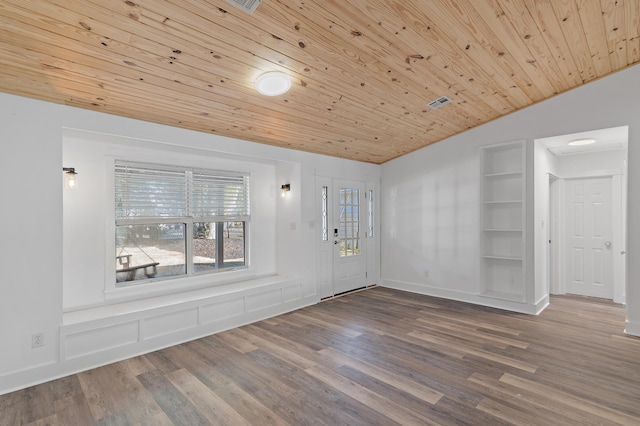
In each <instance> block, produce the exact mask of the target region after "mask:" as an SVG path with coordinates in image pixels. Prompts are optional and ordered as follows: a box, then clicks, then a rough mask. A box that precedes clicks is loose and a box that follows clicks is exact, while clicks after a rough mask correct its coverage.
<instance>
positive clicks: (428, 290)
mask: <svg viewBox="0 0 640 426" xmlns="http://www.w3.org/2000/svg"><path fill="white" fill-rule="evenodd" d="M381 287H388V288H393V289H396V290H403V291H408V292H411V293H418V294H424V295H425V296H433V297H439V298H442V299H451V300H457V301H459V302H466V303H471V304H474V305H480V306H487V307H489V308H497V309H502V310H505V311H511V312H517V313H521V314H527V315H538V314H539V313H540V312H542V311H543V310H544V308H546V306H547V305H548V304H549V298H548V297H547V298H546V299H544V298H543V299H542V300H541V301H540V302H538V303H537V304H531V303H520V302H513V301H508V300H500V299H496V298H492V297H484V296H482V295H479V294H474V293H468V292H462V291H458V290H450V289H446V288H440V287H431V286H425V285H420V284H415V283H410V282H404V281H395V280H382V284H381Z"/></svg>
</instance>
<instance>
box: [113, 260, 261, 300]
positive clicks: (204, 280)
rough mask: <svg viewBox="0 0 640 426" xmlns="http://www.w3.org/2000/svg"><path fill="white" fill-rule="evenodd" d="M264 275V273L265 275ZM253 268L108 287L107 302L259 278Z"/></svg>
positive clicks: (143, 297) (144, 297)
mask: <svg viewBox="0 0 640 426" xmlns="http://www.w3.org/2000/svg"><path fill="white" fill-rule="evenodd" d="M263 276H264V275H263ZM259 277H260V276H258V275H257V274H256V271H255V270H253V269H251V268H242V269H238V270H235V271H224V272H218V273H213V274H199V275H193V276H189V277H186V276H185V277H183V278H173V279H157V280H154V279H152V280H149V281H147V282H143V283H140V284H133V285H128V286H122V287H115V288H108V289H107V290H105V292H104V298H105V301H106V303H118V302H126V301H131V300H134V299H146V298H150V297H155V296H162V295H165V294H170V293H178V292H180V293H181V292H185V291H190V290H197V289H201V288H209V287H218V286H223V285H226V284H232V283H236V282H240V281H246V280H252V279H255V278H259Z"/></svg>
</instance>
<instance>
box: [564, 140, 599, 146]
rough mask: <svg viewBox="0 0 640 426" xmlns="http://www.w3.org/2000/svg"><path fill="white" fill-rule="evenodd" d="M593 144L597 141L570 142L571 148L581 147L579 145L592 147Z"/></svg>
mask: <svg viewBox="0 0 640 426" xmlns="http://www.w3.org/2000/svg"><path fill="white" fill-rule="evenodd" d="M592 143H596V140H595V139H576V140H573V141H571V142H569V145H571V146H579V145H591V144H592Z"/></svg>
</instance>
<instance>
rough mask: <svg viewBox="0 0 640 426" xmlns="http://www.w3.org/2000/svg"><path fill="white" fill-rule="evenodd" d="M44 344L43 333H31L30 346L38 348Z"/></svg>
mask: <svg viewBox="0 0 640 426" xmlns="http://www.w3.org/2000/svg"><path fill="white" fill-rule="evenodd" d="M40 346H44V333H35V334H32V335H31V347H32V348H39V347H40Z"/></svg>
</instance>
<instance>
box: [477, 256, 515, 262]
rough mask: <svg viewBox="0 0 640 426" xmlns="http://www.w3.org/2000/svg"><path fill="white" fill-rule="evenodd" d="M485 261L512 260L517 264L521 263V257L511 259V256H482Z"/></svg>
mask: <svg viewBox="0 0 640 426" xmlns="http://www.w3.org/2000/svg"><path fill="white" fill-rule="evenodd" d="M482 257H483V258H485V259H499V260H513V261H517V262H522V258H521V257H511V256H493V255H484V256H482Z"/></svg>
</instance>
